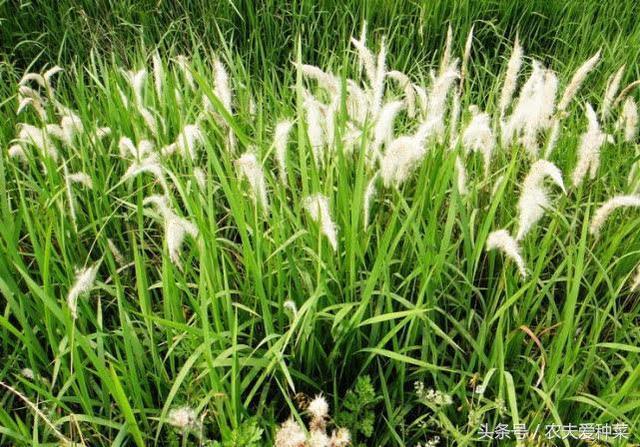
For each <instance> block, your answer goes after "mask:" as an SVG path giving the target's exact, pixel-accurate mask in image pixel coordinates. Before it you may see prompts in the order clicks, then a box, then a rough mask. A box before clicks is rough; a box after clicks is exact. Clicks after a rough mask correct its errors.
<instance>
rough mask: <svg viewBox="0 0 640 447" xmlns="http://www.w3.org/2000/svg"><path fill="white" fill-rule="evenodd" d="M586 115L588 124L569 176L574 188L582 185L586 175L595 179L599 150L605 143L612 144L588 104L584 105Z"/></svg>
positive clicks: (598, 163) (611, 139)
mask: <svg viewBox="0 0 640 447" xmlns="http://www.w3.org/2000/svg"><path fill="white" fill-rule="evenodd" d="M586 114H587V120H588V123H589V124H588V127H587V131H586V132H585V133H584V134H582V136H581V138H580V146H579V147H578V162H577V164H576V167H575V169H574V170H573V173H572V174H571V180H572V183H573V185H574V186H576V187H577V186H579V185H580V184H581V183H582V181H583V180H584V177H585V176H586V175H587V173H589V176H590V178H591V179H594V178H595V176H596V174H597V172H598V168H599V167H600V149H601V148H602V146H603V145H604V144H605V143H606V142H613V138H612V137H611V135H608V134H605V133H603V132H602V130H601V129H600V124H599V123H598V117H597V116H596V113H595V112H594V110H593V107H591V104H589V103H587V105H586Z"/></svg>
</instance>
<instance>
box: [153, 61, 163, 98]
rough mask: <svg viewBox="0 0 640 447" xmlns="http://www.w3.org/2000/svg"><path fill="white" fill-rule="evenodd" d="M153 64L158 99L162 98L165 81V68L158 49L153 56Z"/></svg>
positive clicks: (154, 83)
mask: <svg viewBox="0 0 640 447" xmlns="http://www.w3.org/2000/svg"><path fill="white" fill-rule="evenodd" d="M151 62H152V64H153V86H154V88H155V90H156V96H157V98H158V99H160V98H162V87H163V85H162V84H163V81H164V67H163V65H162V59H160V54H159V53H158V50H157V49H156V50H155V51H154V52H153V55H152V56H151Z"/></svg>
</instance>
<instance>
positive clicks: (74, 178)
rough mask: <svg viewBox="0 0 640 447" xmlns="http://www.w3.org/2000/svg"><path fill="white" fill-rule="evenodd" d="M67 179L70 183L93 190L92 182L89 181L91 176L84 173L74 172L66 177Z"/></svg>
mask: <svg viewBox="0 0 640 447" xmlns="http://www.w3.org/2000/svg"><path fill="white" fill-rule="evenodd" d="M67 179H68V180H69V182H71V183H79V184H81V185H82V186H84V187H86V188H88V189H93V180H92V179H91V176H89V174H87V173H85V172H75V173H73V174H69V175H67Z"/></svg>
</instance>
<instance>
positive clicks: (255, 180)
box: [234, 149, 269, 212]
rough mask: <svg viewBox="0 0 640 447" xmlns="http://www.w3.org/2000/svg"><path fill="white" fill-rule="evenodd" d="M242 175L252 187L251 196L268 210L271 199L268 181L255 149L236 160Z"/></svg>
mask: <svg viewBox="0 0 640 447" xmlns="http://www.w3.org/2000/svg"><path fill="white" fill-rule="evenodd" d="M234 163H235V165H236V167H237V169H238V172H239V174H240V176H241V177H244V178H245V179H246V180H247V182H248V183H249V186H250V188H251V197H252V198H253V200H254V202H255V203H256V204H257V205H259V206H261V207H262V209H263V210H264V211H265V212H266V211H267V210H268V208H269V200H268V198H267V182H266V180H265V176H264V171H263V170H262V165H261V164H260V162H259V161H258V158H257V157H256V154H255V153H254V152H253V150H251V149H250V150H248V151H247V152H245V153H244V154H242V155H241V156H240V158H238V159H237V160H236V161H235V162H234Z"/></svg>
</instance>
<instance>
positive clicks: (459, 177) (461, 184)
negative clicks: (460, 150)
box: [455, 155, 469, 196]
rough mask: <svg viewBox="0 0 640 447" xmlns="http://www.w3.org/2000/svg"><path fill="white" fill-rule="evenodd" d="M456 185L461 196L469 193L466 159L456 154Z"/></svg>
mask: <svg viewBox="0 0 640 447" xmlns="http://www.w3.org/2000/svg"><path fill="white" fill-rule="evenodd" d="M455 167H456V187H457V188H458V194H460V195H461V196H465V195H467V193H468V192H469V190H468V189H467V171H466V169H465V167H464V161H463V159H462V157H460V156H459V155H457V156H456V164H455Z"/></svg>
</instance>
